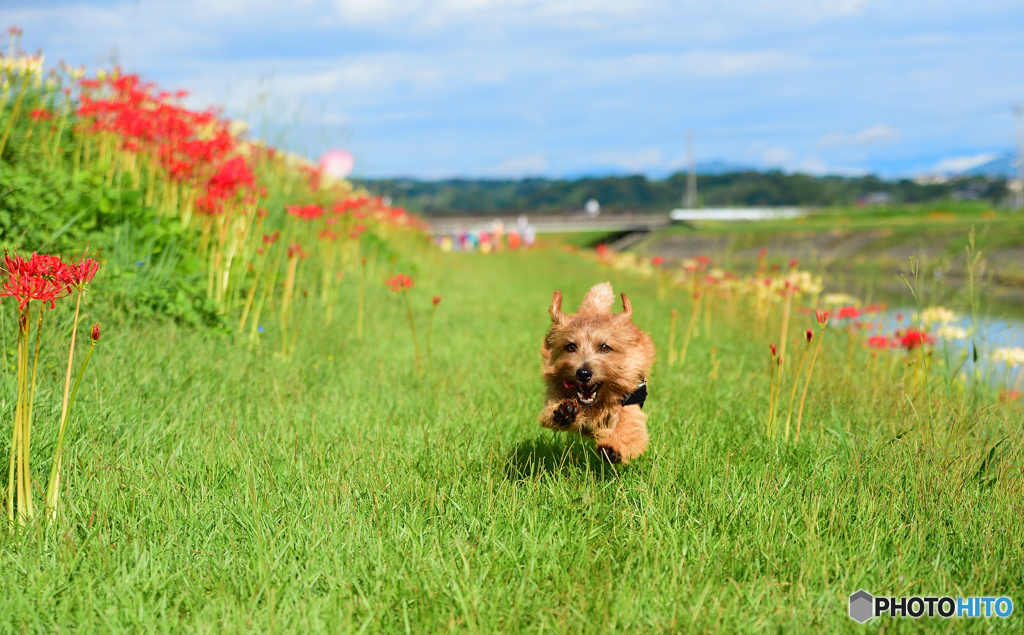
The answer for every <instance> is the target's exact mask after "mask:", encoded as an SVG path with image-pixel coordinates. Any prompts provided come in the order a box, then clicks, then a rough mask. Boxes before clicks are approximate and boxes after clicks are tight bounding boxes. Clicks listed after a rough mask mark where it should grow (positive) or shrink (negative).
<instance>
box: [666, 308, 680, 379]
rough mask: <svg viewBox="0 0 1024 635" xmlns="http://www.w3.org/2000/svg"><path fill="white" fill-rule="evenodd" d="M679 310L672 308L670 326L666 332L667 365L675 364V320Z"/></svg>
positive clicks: (676, 320)
mask: <svg viewBox="0 0 1024 635" xmlns="http://www.w3.org/2000/svg"><path fill="white" fill-rule="evenodd" d="M678 318H679V312H678V311H676V310H675V309H672V326H671V328H670V330H669V332H668V365H669V366H675V365H676V359H677V358H678V353H677V352H676V322H678V321H679V320H678Z"/></svg>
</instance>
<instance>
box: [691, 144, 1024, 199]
mask: <svg viewBox="0 0 1024 635" xmlns="http://www.w3.org/2000/svg"><path fill="white" fill-rule="evenodd" d="M1017 154H1018V155H1019V154H1020V150H1019V146H1018V151H1017ZM686 162H687V164H688V167H689V173H688V174H687V175H686V201H685V204H684V205H683V207H687V208H689V209H693V208H695V207H697V151H696V150H695V149H694V147H693V131H692V130H690V131H688V132H687V133H686ZM1018 170H1019V168H1018Z"/></svg>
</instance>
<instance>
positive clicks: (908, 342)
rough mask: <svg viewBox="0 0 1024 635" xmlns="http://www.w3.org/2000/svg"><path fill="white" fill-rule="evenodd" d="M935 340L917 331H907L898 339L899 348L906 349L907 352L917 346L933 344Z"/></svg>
mask: <svg viewBox="0 0 1024 635" xmlns="http://www.w3.org/2000/svg"><path fill="white" fill-rule="evenodd" d="M934 343H935V338H934V337H932V336H931V335H929V334H928V333H925V332H924V331H919V330H917V329H907V332H906V333H904V334H903V337H901V338H900V346H902V347H903V348H905V349H907V350H908V351H911V350H914V349H915V348H917V347H919V346H923V345H925V344H934Z"/></svg>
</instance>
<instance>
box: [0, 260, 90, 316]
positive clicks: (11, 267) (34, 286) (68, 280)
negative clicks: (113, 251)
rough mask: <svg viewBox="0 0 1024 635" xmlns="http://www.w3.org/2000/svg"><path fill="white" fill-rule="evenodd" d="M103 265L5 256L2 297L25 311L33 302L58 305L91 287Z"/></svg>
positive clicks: (52, 305) (88, 261)
mask: <svg viewBox="0 0 1024 635" xmlns="http://www.w3.org/2000/svg"><path fill="white" fill-rule="evenodd" d="M99 266H100V263H98V262H96V261H95V260H92V259H91V258H83V259H82V260H80V261H79V262H77V263H76V262H68V263H65V262H64V261H63V260H61V259H60V258H58V257H57V256H49V255H46V254H36V253H33V254H32V256H31V257H30V258H28V259H25V258H24V257H22V256H19V255H17V254H15V255H13V256H12V255H10V254H7V255H5V256H4V264H3V275H4V281H3V291H2V292H0V297H8V298H14V299H16V300H17V301H18V307H19V308H20V309H24V308H25V307H26V306H27V305H28V303H29V302H31V301H32V300H40V301H42V302H44V303H45V302H49V303H50V308H51V309H52V308H53V307H54V304H55V302H56V301H57V300H58V299H60V298H62V297H64V296H66V295H68V294H69V293H71V292H72V290H74V289H76V288H81V287H83V286H84V285H86V284H88V283H89V282H90V281H91V280H92V279H93V276H95V275H96V271H97V270H98V269H99Z"/></svg>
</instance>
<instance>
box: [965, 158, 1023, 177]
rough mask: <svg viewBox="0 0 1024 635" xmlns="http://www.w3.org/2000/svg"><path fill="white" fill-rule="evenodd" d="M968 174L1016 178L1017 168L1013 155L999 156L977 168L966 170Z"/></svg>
mask: <svg viewBox="0 0 1024 635" xmlns="http://www.w3.org/2000/svg"><path fill="white" fill-rule="evenodd" d="M964 174H965V175H968V176H987V177H990V178H1002V179H1007V178H1011V179H1012V178H1015V177H1016V176H1017V168H1016V167H1015V166H1014V165H1013V156H1011V155H1009V154H1008V155H1006V156H1004V157H999V158H998V159H995V160H993V161H989V162H988V163H983V164H982V165H979V166H978V167H976V168H971V169H970V170H967V171H966V172H964Z"/></svg>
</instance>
